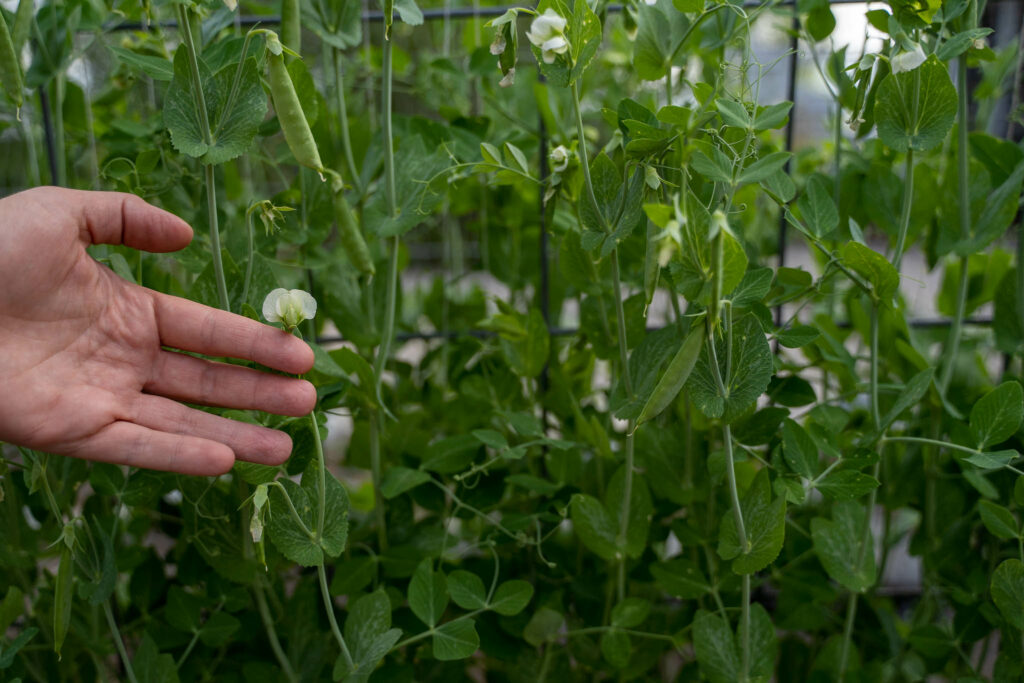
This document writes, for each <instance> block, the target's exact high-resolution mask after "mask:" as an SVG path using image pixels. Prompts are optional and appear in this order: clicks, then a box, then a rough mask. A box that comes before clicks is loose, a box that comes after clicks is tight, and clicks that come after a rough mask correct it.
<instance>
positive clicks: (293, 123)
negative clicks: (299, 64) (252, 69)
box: [267, 34, 324, 177]
mask: <svg viewBox="0 0 1024 683" xmlns="http://www.w3.org/2000/svg"><path fill="white" fill-rule="evenodd" d="M271 35H272V34H271ZM267 46H268V48H269V50H270V54H269V55H268V56H267V71H268V73H267V81H268V82H269V84H270V97H271V99H272V100H273V101H274V109H275V110H276V111H277V118H278V120H279V121H280V122H281V131H282V132H283V133H284V139H285V141H286V142H287V143H288V148H289V149H290V150H291V151H292V154H293V155H295V160H296V161H297V162H299V163H300V164H301V165H303V166H307V167H309V168H311V169H313V170H314V171H316V172H317V173H319V174H320V175H321V177H322V176H323V174H324V165H323V162H322V161H320V152H319V151H318V150H317V147H316V140H314V139H313V131H311V130H310V129H309V122H308V121H306V115H305V114H303V113H302V105H301V104H300V103H299V96H298V95H297V94H296V92H295V84H294V83H292V77H291V75H290V74H289V73H288V68H287V67H286V66H285V63H284V50H282V49H281V43H280V42H279V41H278V40H277V36H273V37H272V38H268V40H267Z"/></svg>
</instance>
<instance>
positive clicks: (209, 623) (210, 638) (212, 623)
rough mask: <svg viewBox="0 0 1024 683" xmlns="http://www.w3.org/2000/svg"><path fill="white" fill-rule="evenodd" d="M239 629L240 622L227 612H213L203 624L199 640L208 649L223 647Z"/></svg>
mask: <svg viewBox="0 0 1024 683" xmlns="http://www.w3.org/2000/svg"><path fill="white" fill-rule="evenodd" d="M241 627H242V622H240V621H239V620H238V619H236V618H235V617H233V616H231V615H230V614H228V613H227V612H215V613H213V614H212V615H210V618H209V619H207V620H206V623H204V624H203V628H202V629H201V630H200V631H199V640H201V641H203V645H206V646H208V647H220V646H221V645H225V644H226V643H227V642H228V641H229V640H230V639H231V636H233V635H234V634H235V633H236V632H237V631H238V629H240V628H241Z"/></svg>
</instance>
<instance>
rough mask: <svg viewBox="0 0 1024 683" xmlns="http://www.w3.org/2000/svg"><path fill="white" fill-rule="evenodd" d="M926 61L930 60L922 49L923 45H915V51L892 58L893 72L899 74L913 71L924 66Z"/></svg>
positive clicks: (905, 52)
mask: <svg viewBox="0 0 1024 683" xmlns="http://www.w3.org/2000/svg"><path fill="white" fill-rule="evenodd" d="M926 59H928V55H926V54H925V53H924V50H923V49H921V44H920V43H915V44H914V49H913V50H907V51H904V52H901V53H899V54H898V55H896V56H895V57H893V58H892V62H891V63H892V72H893V73H894V74H899V73H903V72H904V71H913V70H914V69H916V68H917V67H919V66H921V65H922V64H924V62H925V60H926Z"/></svg>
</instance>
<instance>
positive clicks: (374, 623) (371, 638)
mask: <svg viewBox="0 0 1024 683" xmlns="http://www.w3.org/2000/svg"><path fill="white" fill-rule="evenodd" d="M401 637H402V630H401V629H397V628H391V600H390V599H389V598H388V595H387V593H386V592H385V591H384V589H383V588H378V589H377V590H375V591H374V592H372V593H370V594H368V595H364V596H362V597H361V598H359V599H358V600H356V601H355V602H354V603H352V606H351V607H350V608H349V612H348V618H346V619H345V640H346V642H347V643H348V646H349V648H350V649H351V651H352V660H353V663H354V664H355V666H354V667H353V668H352V669H349V668H348V667H347V666H346V664H345V661H344V658H343V657H339V658H338V663H336V664H335V666H334V680H341V679H342V678H345V677H346V676H347V678H345V680H346V683H353V682H355V681H367V680H369V678H370V674H372V673H373V671H374V669H376V668H377V665H378V664H379V663H380V661H381V660H382V659H384V657H385V655H387V653H388V651H390V650H391V648H392V647H393V646H394V645H395V643H397V642H398V639H399V638H401Z"/></svg>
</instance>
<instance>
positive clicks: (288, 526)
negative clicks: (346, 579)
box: [267, 479, 323, 567]
mask: <svg viewBox="0 0 1024 683" xmlns="http://www.w3.org/2000/svg"><path fill="white" fill-rule="evenodd" d="M279 482H280V485H281V486H282V487H284V491H282V490H281V489H280V488H279V487H278V486H273V487H271V488H270V516H269V519H268V521H267V533H268V534H269V536H270V540H271V541H272V542H273V544H274V546H275V547H276V548H277V549H278V550H279V551H280V552H281V554H282V555H284V556H285V557H287V558H288V559H289V560H291V561H292V562H297V563H298V564H301V565H302V566H303V567H315V566H316V565H318V564H320V563H321V562H323V552H322V551H321V549H320V546H318V545H317V543H316V541H315V539H314V536H313V535H312V534H311V533H309V532H310V531H312V530H313V529H314V528H315V522H314V518H313V506H312V503H311V502H310V500H309V499H308V498H307V496H306V492H305V491H304V490H303V489H302V488H301V487H300V486H299V485H298V484H296V483H295V482H294V481H292V480H291V479H281V480H279ZM286 496H287V498H288V499H291V503H292V505H293V506H294V507H295V511H296V512H297V513H298V516H299V519H300V520H301V521H302V523H303V524H305V526H306V529H305V530H304V529H303V528H302V526H300V525H299V522H298V521H296V520H295V518H294V517H293V516H292V514H291V510H290V506H289V505H288V500H287V499H286ZM307 530H308V531H307Z"/></svg>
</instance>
